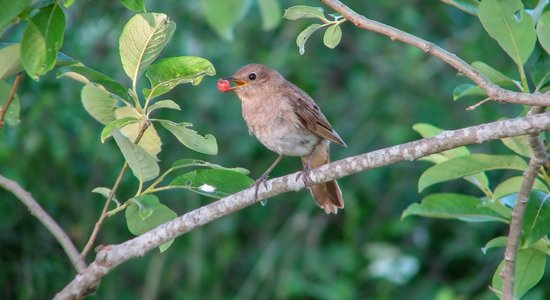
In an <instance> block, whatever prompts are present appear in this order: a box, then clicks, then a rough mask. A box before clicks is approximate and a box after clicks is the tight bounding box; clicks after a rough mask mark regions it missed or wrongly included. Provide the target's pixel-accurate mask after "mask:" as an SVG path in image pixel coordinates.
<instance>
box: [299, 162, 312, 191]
mask: <svg viewBox="0 0 550 300" xmlns="http://www.w3.org/2000/svg"><path fill="white" fill-rule="evenodd" d="M310 172H311V167H310V166H309V164H306V165H304V168H303V169H302V171H300V173H299V174H298V176H296V181H298V180H300V178H302V180H303V181H304V184H305V185H306V186H311V178H310V177H309V173H310Z"/></svg>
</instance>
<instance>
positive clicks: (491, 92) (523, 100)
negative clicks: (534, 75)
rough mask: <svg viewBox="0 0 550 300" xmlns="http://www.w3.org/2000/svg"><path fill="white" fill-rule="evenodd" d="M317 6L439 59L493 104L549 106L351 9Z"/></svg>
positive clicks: (546, 98) (544, 97)
mask: <svg viewBox="0 0 550 300" xmlns="http://www.w3.org/2000/svg"><path fill="white" fill-rule="evenodd" d="M321 2H324V3H325V4H326V5H328V6H330V7H331V8H332V9H334V10H335V11H337V12H339V13H341V14H342V15H343V16H344V18H346V19H348V20H349V21H351V22H352V23H353V24H355V26H357V27H360V28H363V29H366V30H369V31H374V32H377V33H380V34H382V35H386V36H388V37H389V38H390V39H391V40H392V41H400V42H403V43H405V44H409V45H411V46H414V47H416V48H418V49H421V50H422V51H424V52H426V53H427V54H429V55H432V56H435V57H437V58H439V59H441V60H442V61H444V62H445V63H447V64H449V65H450V66H452V67H454V68H455V69H457V70H458V71H459V72H461V73H463V74H464V75H465V76H467V77H468V78H470V79H471V80H472V81H473V82H475V83H476V84H477V85H479V87H481V88H482V89H483V90H484V91H485V93H487V96H489V98H491V99H493V100H495V101H501V102H507V103H516V104H526V105H533V106H550V94H527V93H518V92H513V91H509V90H506V89H503V88H501V87H499V86H497V85H495V84H494V83H492V82H491V81H490V80H489V79H487V77H485V76H484V75H483V74H481V73H480V72H479V71H477V70H476V69H474V68H473V67H472V66H470V65H469V64H468V63H466V62H465V61H463V60H462V59H460V58H459V57H457V56H456V55H454V54H452V53H450V52H447V51H445V50H444V49H442V48H441V47H438V46H436V45H435V44H433V43H430V42H428V41H426V40H423V39H421V38H419V37H417V36H414V35H412V34H410V33H407V32H404V31H402V30H399V29H397V28H394V27H391V26H388V25H386V24H383V23H380V22H377V21H374V20H371V19H368V18H366V17H364V16H362V15H360V14H358V13H356V12H355V11H353V10H352V9H351V8H349V7H348V6H346V5H345V4H343V3H342V2H340V1H338V0H321Z"/></svg>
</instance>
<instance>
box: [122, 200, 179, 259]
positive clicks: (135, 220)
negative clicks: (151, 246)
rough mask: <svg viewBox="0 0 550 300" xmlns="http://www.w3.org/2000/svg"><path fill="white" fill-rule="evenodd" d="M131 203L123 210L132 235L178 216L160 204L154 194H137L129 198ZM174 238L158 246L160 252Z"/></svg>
mask: <svg viewBox="0 0 550 300" xmlns="http://www.w3.org/2000/svg"><path fill="white" fill-rule="evenodd" d="M131 201H132V203H133V204H132V205H130V206H128V208H127V209H126V211H125V215H126V224H127V226H128V230H129V231H130V232H131V233H132V234H134V235H141V234H144V233H146V232H148V231H149V230H151V229H154V228H156V227H158V226H159V225H162V224H164V223H166V222H168V221H171V220H173V219H175V218H177V217H178V215H177V214H176V213H175V212H174V211H173V210H171V209H170V208H168V207H167V206H166V205H164V204H161V203H160V202H159V199H158V197H157V196H155V195H144V196H138V197H134V198H132V199H131ZM173 241H174V240H170V241H168V242H166V243H164V244H162V245H160V246H159V249H160V251H161V252H163V251H165V250H166V249H168V247H170V245H171V244H172V242H173Z"/></svg>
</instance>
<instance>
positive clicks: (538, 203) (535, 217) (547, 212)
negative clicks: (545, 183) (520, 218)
mask: <svg viewBox="0 0 550 300" xmlns="http://www.w3.org/2000/svg"><path fill="white" fill-rule="evenodd" d="M548 234H550V194H548V191H545V192H541V191H533V192H532V193H531V197H530V199H529V203H527V210H526V211H525V220H524V222H523V237H522V240H523V241H525V244H526V245H527V246H530V245H532V244H534V243H536V242H537V241H538V240H540V239H541V238H543V237H545V236H547V235H548Z"/></svg>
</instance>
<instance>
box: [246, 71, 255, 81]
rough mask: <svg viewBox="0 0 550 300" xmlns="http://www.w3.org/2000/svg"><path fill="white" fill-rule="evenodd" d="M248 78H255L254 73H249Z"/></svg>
mask: <svg viewBox="0 0 550 300" xmlns="http://www.w3.org/2000/svg"><path fill="white" fill-rule="evenodd" d="M248 79H250V80H254V79H256V73H250V75H248Z"/></svg>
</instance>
